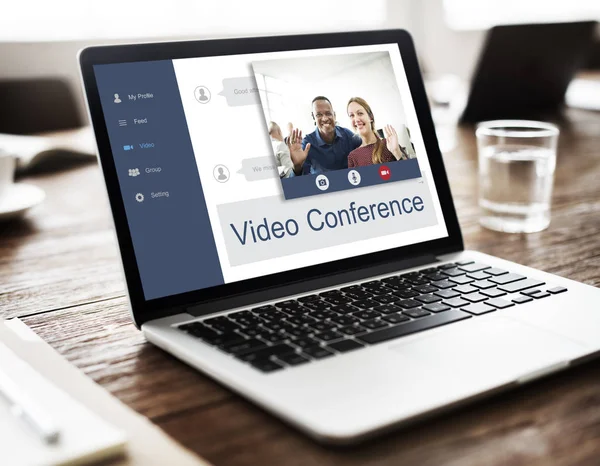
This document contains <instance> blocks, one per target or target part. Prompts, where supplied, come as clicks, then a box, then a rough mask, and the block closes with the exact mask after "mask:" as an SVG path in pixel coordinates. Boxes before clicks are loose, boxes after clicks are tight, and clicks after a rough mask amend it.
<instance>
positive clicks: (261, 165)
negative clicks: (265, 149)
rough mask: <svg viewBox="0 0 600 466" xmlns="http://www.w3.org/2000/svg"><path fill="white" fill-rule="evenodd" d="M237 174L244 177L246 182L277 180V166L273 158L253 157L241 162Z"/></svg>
mask: <svg viewBox="0 0 600 466" xmlns="http://www.w3.org/2000/svg"><path fill="white" fill-rule="evenodd" d="M237 172H238V173H242V174H243V175H244V176H245V177H246V181H260V180H268V179H269V178H274V177H275V178H279V172H278V171H277V164H276V163H275V160H273V157H272V156H271V157H254V158H251V159H244V160H242V168H240V169H239V170H238V171H237Z"/></svg>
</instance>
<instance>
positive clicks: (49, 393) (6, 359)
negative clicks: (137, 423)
mask: <svg viewBox="0 0 600 466" xmlns="http://www.w3.org/2000/svg"><path fill="white" fill-rule="evenodd" d="M0 370H2V373H3V375H5V376H7V377H9V378H10V380H11V382H13V383H14V384H16V385H17V386H18V388H19V389H20V391H21V394H22V395H23V396H25V397H27V398H28V399H29V400H31V401H32V402H34V403H36V404H37V406H39V407H40V408H43V410H44V411H45V414H47V415H48V417H50V418H51V419H52V421H53V422H54V424H55V425H56V426H57V427H58V428H59V430H60V437H59V440H58V442H57V443H56V444H46V443H45V442H44V441H43V440H42V439H41V438H40V437H39V436H37V435H36V434H35V432H34V431H33V430H32V429H31V427H30V426H28V425H27V424H26V423H25V422H24V421H23V420H21V419H18V418H17V417H15V416H14V415H13V414H12V413H11V412H10V411H9V409H8V403H5V402H4V400H3V399H0V463H1V464H5V465H11V466H20V465H27V466H30V465H59V464H60V465H62V464H84V463H88V462H91V461H96V460H101V459H105V458H107V457H110V456H113V455H118V454H121V453H123V452H124V451H125V445H126V440H127V439H126V434H125V433H124V432H123V431H121V430H119V429H117V428H115V427H113V426H112V425H110V424H109V423H107V422H106V421H104V420H103V419H101V418H100V417H98V416H97V415H96V414H94V413H93V412H92V411H90V410H89V409H88V408H86V407H85V406H84V405H82V404H81V403H79V402H78V401H76V400H74V399H73V398H72V397H71V396H69V395H68V394H67V393H65V392H63V391H62V390H61V389H59V388H58V387H56V386H55V385H53V384H52V383H50V382H49V381H48V380H47V379H45V378H44V377H42V376H41V375H40V374H39V373H38V372H36V371H35V370H34V369H33V368H32V367H31V366H29V365H28V364H26V363H25V362H23V360H21V359H20V358H19V357H17V355H16V354H15V353H14V352H13V351H11V350H10V349H9V348H8V347H7V346H6V345H4V344H3V343H2V342H0Z"/></svg>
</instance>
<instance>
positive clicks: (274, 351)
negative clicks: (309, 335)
mask: <svg viewBox="0 0 600 466" xmlns="http://www.w3.org/2000/svg"><path fill="white" fill-rule="evenodd" d="M295 351H296V350H295V349H294V347H293V346H290V345H288V344H286V343H280V344H279V345H273V346H267V347H266V348H262V349H258V350H255V351H250V352H247V353H243V354H239V355H236V357H237V358H238V359H241V360H242V361H246V362H250V361H256V360H261V359H268V358H270V357H271V356H276V355H280V354H285V353H293V352H295Z"/></svg>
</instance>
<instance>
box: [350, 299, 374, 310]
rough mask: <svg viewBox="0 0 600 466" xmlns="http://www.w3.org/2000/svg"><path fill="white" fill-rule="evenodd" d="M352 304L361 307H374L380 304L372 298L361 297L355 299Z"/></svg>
mask: <svg viewBox="0 0 600 466" xmlns="http://www.w3.org/2000/svg"><path fill="white" fill-rule="evenodd" d="M352 305H353V306H356V307H358V308H360V309H371V308H372V307H375V306H379V303H378V302H377V301H373V300H372V299H361V300H359V301H354V302H353V303H352Z"/></svg>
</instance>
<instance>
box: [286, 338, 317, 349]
mask: <svg viewBox="0 0 600 466" xmlns="http://www.w3.org/2000/svg"><path fill="white" fill-rule="evenodd" d="M290 343H291V344H292V345H296V346H297V347H298V348H308V347H309V346H316V345H318V344H319V342H318V341H317V340H315V339H314V338H311V337H303V338H296V339H295V340H292V341H291V342H290Z"/></svg>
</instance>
